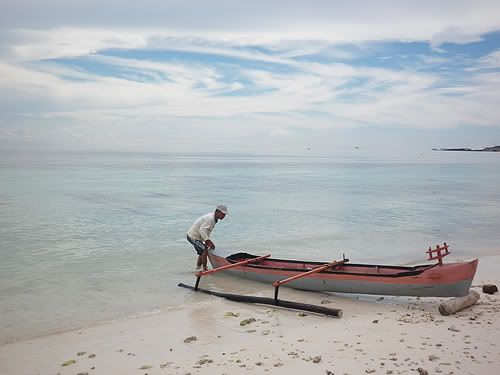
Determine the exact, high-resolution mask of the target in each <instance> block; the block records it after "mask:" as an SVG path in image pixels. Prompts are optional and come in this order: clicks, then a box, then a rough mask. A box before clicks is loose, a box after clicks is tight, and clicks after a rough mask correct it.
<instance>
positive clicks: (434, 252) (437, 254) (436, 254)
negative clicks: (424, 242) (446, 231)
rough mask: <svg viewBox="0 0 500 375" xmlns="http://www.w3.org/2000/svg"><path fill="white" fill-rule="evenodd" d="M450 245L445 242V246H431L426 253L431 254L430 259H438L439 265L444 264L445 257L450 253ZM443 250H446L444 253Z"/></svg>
mask: <svg viewBox="0 0 500 375" xmlns="http://www.w3.org/2000/svg"><path fill="white" fill-rule="evenodd" d="M448 247H449V246H448V245H447V244H446V242H445V243H444V246H439V245H436V248H435V249H433V248H431V247H430V246H429V250H427V251H426V253H427V254H429V258H428V260H435V259H437V260H438V263H439V265H440V266H442V265H443V258H444V257H445V256H447V255H448V254H449V253H450V252H449V251H448ZM443 250H444V253H442V252H441V251H443Z"/></svg>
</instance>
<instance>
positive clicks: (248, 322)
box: [240, 318, 256, 327]
mask: <svg viewBox="0 0 500 375" xmlns="http://www.w3.org/2000/svg"><path fill="white" fill-rule="evenodd" d="M255 321H256V320H255V318H249V319H243V320H242V321H241V322H240V326H242V327H243V326H246V325H247V324H250V323H253V322H255Z"/></svg>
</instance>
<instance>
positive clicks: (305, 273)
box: [273, 259, 349, 301]
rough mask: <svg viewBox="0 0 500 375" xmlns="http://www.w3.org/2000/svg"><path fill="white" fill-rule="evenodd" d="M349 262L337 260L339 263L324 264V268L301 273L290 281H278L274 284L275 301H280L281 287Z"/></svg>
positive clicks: (290, 278)
mask: <svg viewBox="0 0 500 375" xmlns="http://www.w3.org/2000/svg"><path fill="white" fill-rule="evenodd" d="M348 261H349V259H344V260H337V261H334V262H331V263H327V264H324V265H322V266H319V267H316V268H313V269H312V270H310V271H306V272H302V273H299V274H298V275H294V276H291V277H289V278H288V279H283V280H278V281H276V282H274V283H273V286H274V300H275V301H278V292H279V289H280V285H283V284H286V283H289V282H290V281H293V280H297V279H300V278H302V277H305V276H308V275H310V274H313V273H316V272H321V271H323V270H326V269H328V268H332V267H335V266H338V265H340V264H344V263H346V262H348Z"/></svg>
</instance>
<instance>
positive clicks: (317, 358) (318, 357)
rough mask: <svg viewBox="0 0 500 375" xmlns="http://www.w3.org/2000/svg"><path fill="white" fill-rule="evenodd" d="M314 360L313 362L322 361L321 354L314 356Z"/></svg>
mask: <svg viewBox="0 0 500 375" xmlns="http://www.w3.org/2000/svg"><path fill="white" fill-rule="evenodd" d="M312 361H313V363H320V362H321V356H320V355H317V356H316V357H313V359H312Z"/></svg>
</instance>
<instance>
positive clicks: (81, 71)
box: [0, 0, 500, 148]
mask: <svg viewBox="0 0 500 375" xmlns="http://www.w3.org/2000/svg"><path fill="white" fill-rule="evenodd" d="M117 4H118V2H117V1H114V0H113V1H107V2H103V3H102V2H99V3H97V2H95V1H94V0H89V1H87V2H85V3H82V4H72V6H69V5H68V3H67V2H62V1H52V2H50V3H47V2H43V1H27V0H19V1H17V2H15V3H12V4H9V5H7V6H5V5H3V6H2V7H3V9H2V10H3V11H2V12H0V24H1V25H2V26H0V28H1V29H3V30H4V32H3V33H2V36H0V76H1V77H2V79H1V80H0V95H1V103H0V109H1V110H2V111H3V112H4V113H6V114H8V116H9V122H10V121H12V122H16V121H17V122H18V123H19V124H23V126H24V125H25V124H28V123H36V122H39V123H43V126H47V124H51V123H57V124H61V126H60V127H58V128H57V129H58V130H56V129H53V128H51V129H52V130H51V131H50V132H47V133H45V135H43V136H42V135H41V130H37V129H31V130H30V132H26V133H25V134H21V136H19V137H18V136H17V134H18V133H16V131H15V129H17V127H16V124H12V125H11V124H10V123H9V124H8V125H6V124H7V122H6V121H5V120H4V121H2V123H1V124H0V126H1V127H3V130H2V131H1V132H0V138H2V139H3V140H6V139H9V140H13V139H18V138H27V137H28V134H30V138H31V139H33V138H34V137H35V138H36V137H39V138H40V139H42V138H43V139H44V140H45V141H47V142H49V141H48V139H50V137H53V138H54V139H57V138H58V137H59V138H61V134H63V135H64V137H68V138H69V139H73V140H74V141H75V142H76V143H78V142H82V143H86V144H102V145H110V144H113V143H114V142H116V143H120V144H129V145H130V144H134V145H135V146H137V147H139V146H140V145H147V144H148V142H149V144H156V145H160V144H161V140H160V139H158V137H155V136H154V134H153V135H150V136H148V135H147V134H143V133H142V129H144V128H149V127H154V129H156V131H157V132H158V133H159V134H162V135H163V136H164V137H165V138H164V139H163V142H168V143H169V144H173V143H174V142H178V144H184V145H187V144H189V142H190V140H191V142H195V143H196V141H194V140H193V134H194V133H196V132H199V131H200V130H199V127H201V126H203V127H204V131H205V132H209V133H213V141H214V142H216V141H217V139H218V138H217V136H222V137H229V136H234V137H238V136H239V137H241V138H242V140H241V144H239V145H238V147H240V148H241V147H244V144H243V143H244V141H243V140H244V139H246V140H248V141H251V140H253V142H254V143H255V144H261V143H265V142H264V141H262V139H263V138H269V140H268V141H266V142H269V145H275V144H276V143H273V142H279V140H283V139H286V140H287V141H288V142H292V141H293V140H295V141H296V142H298V143H297V144H300V139H299V138H296V137H298V135H297V134H299V133H300V132H299V131H297V129H308V130H311V131H322V130H324V129H339V128H346V127H356V126H360V125H364V126H368V125H369V126H394V127H407V128H424V129H427V128H447V127H448V128H449V127H455V126H459V125H462V124H465V125H481V126H499V124H498V122H497V119H498V118H499V116H500V106H499V105H498V104H499V103H498V99H496V98H498V97H500V89H499V87H500V79H499V75H498V73H497V72H495V71H493V72H489V73H488V74H487V73H485V72H484V71H483V70H482V69H484V68H488V69H493V70H494V69H497V68H499V67H500V53H499V51H496V52H493V53H491V54H489V55H487V56H484V57H483V58H481V59H480V60H479V61H477V62H474V61H473V60H472V59H468V60H467V61H465V60H466V59H465V58H463V60H460V61H459V58H458V57H446V58H444V57H436V56H435V55H432V54H429V55H425V54H421V55H419V56H417V59H415V60H412V61H408V62H407V68H405V67H402V66H399V67H394V66H392V67H391V65H390V64H391V63H392V62H393V61H394V60H397V59H398V58H399V59H401V58H402V57H403V56H402V55H398V54H397V53H394V54H392V52H393V51H390V53H391V54H388V53H387V54H386V53H385V52H384V53H383V54H382V55H381V57H378V59H379V65H382V64H387V65H386V67H385V68H384V67H377V68H375V67H369V66H363V65H362V64H354V63H352V62H351V60H354V59H356V58H360V57H363V53H366V52H367V51H368V52H374V51H373V50H370V49H371V48H376V47H373V45H375V44H373V45H372V44H371V43H370V41H377V42H379V43H382V42H384V41H393V42H394V41H425V42H427V43H428V45H429V46H430V47H432V48H434V49H435V50H442V48H446V46H444V47H443V44H445V43H455V44H468V43H471V42H478V41H481V35H482V34H483V33H485V32H488V31H491V30H498V29H500V21H499V20H498V17H497V16H496V15H497V14H499V13H500V3H498V2H496V1H483V2H479V3H471V2H466V1H443V2H439V3H436V2H425V1H424V2H419V3H418V4H417V3H414V2H404V1H401V2H400V1H396V2H391V1H381V2H363V3H359V2H353V3H345V2H335V1H334V2H330V1H328V2H326V1H325V2H322V1H320V2H317V3H315V4H314V5H311V4H309V3H307V4H306V3H301V2H295V1H289V2H286V3H279V2H277V3H274V2H273V3H268V2H266V3H263V2H257V3H252V6H251V7H248V8H247V9H241V7H243V8H245V6H242V5H241V4H240V3H238V4H237V5H236V3H233V2H225V1H212V2H206V3H205V2H203V3H196V6H194V5H193V3H189V2H180V1H174V2H151V1H149V0H146V3H141V4H140V5H139V3H137V2H129V1H121V2H119V5H117ZM153 5H154V6H153ZM221 8H224V14H222V13H220V12H219V10H220V9H221ZM97 9H98V10H97ZM262 9H266V12H263V11H262ZM360 9H361V10H362V11H360ZM56 10H57V11H56ZM112 10H113V11H114V12H115V13H114V18H113V19H112V20H111V18H108V16H109V14H111V11H112ZM37 12H40V13H39V14H37ZM77 15H78V17H79V18H78V19H77V17H76V16H77ZM388 20H390V22H388ZM346 44H348V46H350V47H352V48H345V46H346ZM113 49H118V50H121V51H141V52H142V55H144V56H148V54H147V53H148V51H167V50H168V51H170V52H172V51H176V52H183V53H186V54H190V53H191V54H199V55H200V56H202V55H204V56H212V57H213V56H217V58H218V59H219V60H220V61H222V62H223V63H213V62H210V60H208V59H203V58H200V59H198V61H196V62H193V60H191V61H188V60H182V59H177V60H176V59H170V60H168V61H161V59H157V60H154V59H153V58H152V57H150V58H148V57H143V58H139V57H136V58H130V57H111V56H105V55H103V54H102V52H103V51H107V50H113ZM419 53H420V52H419ZM173 54H174V55H175V52H174V53H173ZM123 56H127V54H126V53H124V54H123ZM304 56H309V57H311V56H316V60H315V62H312V60H313V59H308V61H305V60H304V59H297V57H304ZM60 59H66V60H67V61H66V62H65V63H64V64H63V63H62V62H61V61H60ZM408 60H411V59H408ZM72 61H74V62H75V64H72V63H71V62H72ZM465 62H466V63H467V64H468V65H469V66H470V69H469V73H470V75H468V76H467V77H460V79H459V80H457V82H453V79H450V78H449V76H447V75H446V74H441V73H439V72H438V71H434V72H432V71H430V70H429V69H425V70H424V69H422V70H420V68H423V67H426V68H429V67H431V66H432V67H435V66H440V67H442V68H446V67H449V66H453V65H454V64H464V63H465ZM78 63H80V64H78ZM86 64H99V65H100V66H105V67H106V68H107V69H109V70H110V71H111V72H112V73H106V74H105V73H104V72H97V73H96V72H95V71H93V70H92V69H87V70H86V69H85V68H84V67H85V66H86ZM77 66H79V67H77ZM117 124H119V125H117ZM201 124H203V125H201ZM48 126H50V125H48ZM1 129H2V128H0V130H1ZM131 134H132V135H133V136H132V135H131ZM208 138H210V137H208ZM208 138H207V136H205V139H208ZM136 139H137V142H135V141H134V140H136ZM167 139H168V140H167ZM193 147H194V146H193Z"/></svg>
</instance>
